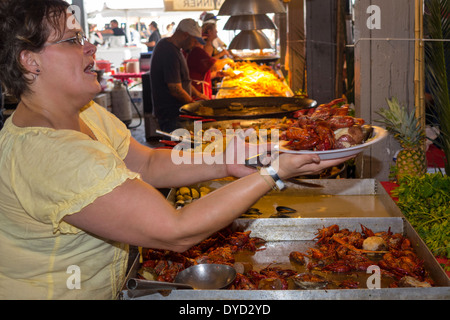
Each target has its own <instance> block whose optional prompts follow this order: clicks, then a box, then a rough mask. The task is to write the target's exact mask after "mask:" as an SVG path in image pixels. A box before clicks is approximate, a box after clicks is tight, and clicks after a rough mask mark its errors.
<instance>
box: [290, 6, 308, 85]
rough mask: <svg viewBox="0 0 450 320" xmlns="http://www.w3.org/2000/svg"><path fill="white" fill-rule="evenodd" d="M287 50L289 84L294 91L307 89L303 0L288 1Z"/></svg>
mask: <svg viewBox="0 0 450 320" xmlns="http://www.w3.org/2000/svg"><path fill="white" fill-rule="evenodd" d="M287 4H288V5H287V21H288V28H287V50H288V54H287V56H288V61H286V64H287V68H288V70H289V77H288V79H289V86H290V87H291V89H292V91H294V92H295V91H297V90H305V89H306V83H305V82H306V81H305V68H306V60H305V59H306V52H305V50H306V49H305V19H304V13H305V11H304V2H303V0H291V1H288V2H287Z"/></svg>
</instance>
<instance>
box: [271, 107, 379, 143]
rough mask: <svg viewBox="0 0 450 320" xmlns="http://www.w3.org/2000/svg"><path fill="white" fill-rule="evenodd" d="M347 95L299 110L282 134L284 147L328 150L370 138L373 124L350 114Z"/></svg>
mask: <svg viewBox="0 0 450 320" xmlns="http://www.w3.org/2000/svg"><path fill="white" fill-rule="evenodd" d="M349 110H350V109H349V105H348V104H347V103H346V101H345V99H335V100H333V101H331V102H329V103H327V104H321V105H319V106H318V107H316V108H314V109H303V110H299V111H297V112H296V113H295V114H294V118H296V119H297V120H296V121H295V122H294V123H293V124H292V125H291V126H290V127H289V128H287V129H286V130H284V131H283V132H282V133H281V134H280V140H283V141H285V142H284V144H283V147H285V148H288V149H291V150H313V151H325V150H333V149H344V148H349V147H353V146H356V145H359V144H361V143H363V142H364V141H365V140H367V139H368V138H369V137H370V135H371V133H372V127H371V126H370V125H366V124H365V121H364V120H363V119H361V118H356V117H353V116H351V115H350V114H349Z"/></svg>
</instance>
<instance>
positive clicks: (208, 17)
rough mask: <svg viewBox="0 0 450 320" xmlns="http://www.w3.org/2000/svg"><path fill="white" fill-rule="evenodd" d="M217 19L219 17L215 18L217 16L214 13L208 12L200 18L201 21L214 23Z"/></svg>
mask: <svg viewBox="0 0 450 320" xmlns="http://www.w3.org/2000/svg"><path fill="white" fill-rule="evenodd" d="M217 20H219V19H217V17H216V16H215V15H214V14H212V13H209V12H208V13H206V14H205V15H204V16H203V18H202V21H203V23H215V22H216V21H217Z"/></svg>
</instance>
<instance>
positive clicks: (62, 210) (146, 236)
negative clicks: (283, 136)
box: [0, 0, 346, 299]
mask: <svg viewBox="0 0 450 320" xmlns="http://www.w3.org/2000/svg"><path fill="white" fill-rule="evenodd" d="M67 6H68V4H67V3H66V2H64V1H62V0H8V1H2V2H0V33H1V34H2V35H3V36H2V41H1V42H0V81H1V82H2V84H3V85H4V86H5V87H6V88H7V90H8V92H9V93H10V94H12V95H14V96H16V97H19V98H20V102H19V104H18V106H17V109H16V111H15V112H14V114H13V115H12V116H11V117H10V118H9V119H8V120H7V121H6V123H5V126H4V128H3V129H2V130H1V131H0V243H1V246H0V256H1V259H2V263H1V264H0V299H8V298H10V299H76V298H78V299H112V298H114V297H115V296H116V294H117V292H118V291H119V290H120V289H121V288H120V284H121V283H122V281H123V279H124V276H125V271H126V265H127V258H128V245H129V244H132V245H136V246H142V247H149V248H161V249H168V250H174V251H178V252H182V251H185V250H186V249H188V248H189V247H191V246H192V245H194V244H196V243H198V242H200V241H201V240H203V239H205V238H206V237H208V236H209V235H211V234H212V233H213V232H215V231H217V230H219V229H221V228H223V227H225V226H227V225H228V224H230V223H231V222H232V221H233V219H236V218H237V217H239V216H240V215H241V213H242V212H245V210H246V209H247V208H249V207H250V206H251V205H252V204H253V203H254V202H256V201H257V200H258V199H259V198H260V197H261V196H262V195H264V194H265V193H267V192H268V191H269V190H270V189H271V187H273V186H274V185H275V181H273V180H269V179H270V177H269V179H268V176H262V175H261V174H260V173H258V172H256V171H254V170H251V169H249V168H247V167H245V166H243V165H239V164H212V165H206V164H204V163H203V164H190V165H189V164H187V165H175V164H174V163H173V162H172V161H171V152H170V150H153V149H150V148H148V147H145V146H142V145H140V144H138V143H137V142H136V141H135V140H134V139H133V138H132V137H131V135H130V132H129V131H128V130H127V128H126V127H125V126H124V125H123V124H122V123H121V122H120V121H119V120H118V119H117V118H116V117H114V116H113V115H112V114H111V113H108V112H107V111H106V110H105V109H104V108H102V107H100V106H98V105H96V104H94V103H92V102H91V101H92V98H93V97H94V96H95V95H96V94H97V93H98V92H99V90H100V85H99V83H98V82H97V77H96V74H95V72H92V71H91V69H92V68H93V65H94V58H95V52H96V47H95V46H94V45H92V44H91V43H89V42H87V40H86V39H85V38H84V36H83V33H82V30H81V28H80V27H79V26H77V25H76V24H74V23H73V16H72V14H71V13H68V8H67ZM23 21H25V24H24V22H23ZM344 160H346V159H341V160H339V161H320V159H319V158H318V157H317V156H314V155H308V156H296V155H288V154H283V155H281V156H280V157H279V159H278V160H277V161H279V162H278V163H279V170H278V175H279V176H280V177H281V178H282V179H283V178H289V177H292V176H297V175H302V174H310V173H313V172H316V171H320V170H322V169H324V168H325V167H328V166H334V165H337V164H338V163H340V162H342V161H344ZM226 176H236V177H242V178H241V179H239V180H237V181H236V182H233V183H231V184H229V185H227V186H225V187H223V188H221V189H219V190H218V191H216V192H212V193H210V194H209V195H208V196H206V197H204V198H202V199H200V200H198V201H195V202H193V203H192V204H190V205H187V206H185V207H184V208H182V209H180V210H175V209H174V208H173V206H172V205H171V204H170V203H169V202H167V201H166V199H165V198H164V197H163V196H162V195H161V193H159V192H158V190H157V189H156V188H166V187H176V186H186V185H190V184H192V183H195V182H198V181H200V180H209V179H213V178H221V177H226ZM229 199H233V206H230V205H229V203H230V202H229Z"/></svg>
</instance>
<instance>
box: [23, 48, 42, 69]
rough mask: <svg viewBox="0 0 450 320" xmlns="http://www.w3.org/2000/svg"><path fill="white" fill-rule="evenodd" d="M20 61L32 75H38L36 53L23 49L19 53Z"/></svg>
mask: <svg viewBox="0 0 450 320" xmlns="http://www.w3.org/2000/svg"><path fill="white" fill-rule="evenodd" d="M20 63H21V64H22V67H23V68H24V69H25V70H27V71H28V72H29V73H31V74H33V75H39V74H40V72H41V70H40V69H39V63H38V59H37V56H36V53H34V52H31V51H28V50H23V51H22V52H21V53H20Z"/></svg>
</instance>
